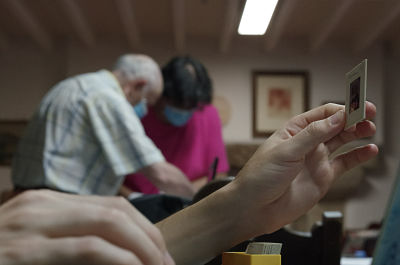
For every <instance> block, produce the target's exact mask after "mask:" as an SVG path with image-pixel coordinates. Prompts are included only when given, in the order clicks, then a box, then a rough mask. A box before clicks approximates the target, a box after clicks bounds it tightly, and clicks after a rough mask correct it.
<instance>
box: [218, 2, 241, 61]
mask: <svg viewBox="0 0 400 265" xmlns="http://www.w3.org/2000/svg"><path fill="white" fill-rule="evenodd" d="M225 3H226V12H225V22H224V25H223V28H222V33H221V39H220V42H219V50H220V52H221V53H227V52H228V50H229V48H230V46H231V42H232V38H233V36H234V34H235V32H236V30H235V29H236V28H237V27H238V17H239V15H238V10H239V5H240V1H239V0H225Z"/></svg>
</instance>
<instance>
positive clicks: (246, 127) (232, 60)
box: [0, 41, 400, 227]
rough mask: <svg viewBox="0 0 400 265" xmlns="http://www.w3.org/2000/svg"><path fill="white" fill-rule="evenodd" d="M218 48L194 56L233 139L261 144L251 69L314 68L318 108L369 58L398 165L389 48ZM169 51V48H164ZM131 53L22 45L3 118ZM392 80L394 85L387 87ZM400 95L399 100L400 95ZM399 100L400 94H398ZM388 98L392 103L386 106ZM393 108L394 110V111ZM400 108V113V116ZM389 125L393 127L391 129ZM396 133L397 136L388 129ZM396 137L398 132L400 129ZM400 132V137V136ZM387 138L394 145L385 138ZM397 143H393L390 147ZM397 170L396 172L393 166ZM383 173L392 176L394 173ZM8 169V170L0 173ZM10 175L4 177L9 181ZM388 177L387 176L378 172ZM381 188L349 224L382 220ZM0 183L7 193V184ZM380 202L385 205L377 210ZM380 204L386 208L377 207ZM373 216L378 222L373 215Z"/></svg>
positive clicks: (7, 64)
mask: <svg viewBox="0 0 400 265" xmlns="http://www.w3.org/2000/svg"><path fill="white" fill-rule="evenodd" d="M212 45H215V43H200V42H198V43H196V45H191V46H189V48H188V53H190V54H192V55H193V56H195V57H197V58H199V59H200V60H201V61H203V62H204V64H205V65H206V66H207V68H208V69H209V72H210V75H211V77H212V79H213V81H214V87H215V93H216V94H217V95H222V96H224V97H225V98H226V99H227V100H228V101H229V102H230V104H231V106H232V116H231V120H230V122H229V123H228V124H227V125H226V126H225V127H224V129H223V136H224V139H225V141H226V142H253V141H260V140H262V139H253V137H252V134H251V121H252V119H251V111H252V106H251V96H252V89H251V71H252V70H306V71H308V72H309V73H310V87H309V103H310V106H311V107H315V106H318V105H320V104H321V103H322V102H326V101H337V102H343V101H344V85H345V80H344V74H345V73H346V72H347V71H348V70H350V69H351V68H352V67H353V66H354V65H355V64H357V63H358V62H360V61H361V59H363V58H368V60H369V61H368V63H369V65H368V67H369V69H368V92H367V98H368V99H369V100H371V101H373V102H374V103H375V104H376V105H377V107H378V109H379V112H378V113H379V114H378V116H377V118H376V120H375V121H376V124H377V127H378V132H377V136H376V137H375V139H374V141H375V142H377V143H378V144H379V145H383V144H385V145H386V146H388V145H389V146H391V147H392V148H391V156H392V157H394V158H391V160H390V161H392V162H388V163H392V164H393V165H392V166H391V167H392V168H395V167H396V165H394V164H396V155H397V158H398V154H399V150H400V143H399V142H398V141H397V140H396V137H395V135H392V133H391V132H392V126H393V125H395V124H394V121H395V120H396V116H395V113H399V111H398V106H397V103H396V102H395V101H394V99H393V97H390V96H389V97H388V98H385V97H387V94H391V93H392V92H385V87H386V88H387V89H390V90H388V91H395V92H394V93H395V94H396V95H397V94H399V92H397V91H396V90H397V89H396V88H397V87H398V85H399V84H400V79H399V78H398V76H397V71H395V69H394V67H393V66H396V67H397V68H398V66H399V63H398V62H395V61H393V62H392V61H390V62H388V61H387V60H386V57H387V55H385V54H384V52H383V48H382V47H373V48H371V49H370V50H369V51H368V52H366V53H365V54H360V55H352V54H350V53H348V52H347V51H346V50H343V49H340V48H335V47H330V48H326V49H325V50H323V51H321V52H319V53H317V54H309V53H307V51H304V50H291V49H288V48H285V47H281V50H280V51H277V52H274V53H270V54H265V53H263V52H260V49H259V47H257V46H254V45H252V43H243V44H242V45H241V46H240V49H239V48H238V47H233V51H232V52H230V53H229V54H225V55H223V54H220V53H217V52H215V53H214V52H209V51H210V50H216V49H215V48H212V47H211V46H212ZM144 47H145V48H144V49H142V50H140V52H145V53H147V54H150V55H152V56H153V57H154V58H155V59H156V60H157V61H158V62H160V63H165V62H166V61H167V60H168V58H170V57H171V56H173V55H174V51H173V50H171V49H169V48H168V45H166V46H165V45H164V43H163V42H162V41H154V42H152V43H149V44H146V45H144ZM163 47H167V48H163ZM129 51H130V50H129V49H128V48H127V46H125V45H123V44H120V43H117V42H99V43H97V45H96V47H94V48H90V49H86V48H82V47H81V46H80V45H76V44H75V43H73V42H70V43H63V44H60V45H59V46H58V48H57V49H56V50H55V51H54V52H51V53H45V52H41V51H40V50H38V49H36V48H35V47H33V46H31V45H28V44H16V45H14V46H12V47H10V48H9V51H8V52H7V53H3V54H0V62H1V64H0V80H1V88H0V119H26V118H28V117H29V116H30V115H31V114H32V112H33V111H34V109H35V107H36V106H37V104H38V103H39V101H40V99H41V97H42V96H43V95H44V93H46V91H47V90H48V89H49V88H50V87H51V85H53V84H55V83H56V82H57V81H59V80H61V79H63V78H64V77H66V76H70V75H74V74H78V73H82V72H87V71H93V70H97V69H100V68H106V67H109V66H110V65H111V64H112V63H113V61H114V60H115V58H116V57H117V56H118V55H120V54H122V53H125V52H129ZM387 80H389V81H390V82H389V84H390V85H387ZM397 96H398V95H397ZM397 98H399V97H397ZM385 99H387V100H388V102H391V104H385ZM388 105H390V106H388ZM396 111H397V112H396ZM385 123H386V124H388V126H386V127H385V126H384V125H385ZM388 131H390V132H388ZM394 132H395V131H394ZM396 135H399V134H398V133H397V134H396ZM384 139H386V141H384ZM388 141H389V142H388ZM391 170H392V171H393V169H391ZM392 171H391V172H385V173H382V174H386V175H390V176H392V175H393V174H394V173H393V172H392ZM2 172H4V171H1V172H0V174H1V173H2ZM8 174H9V173H7V171H6V173H4V174H3V176H1V175H0V178H3V179H4V178H5V177H7V175H8ZM373 174H374V175H380V173H377V172H375V173H373ZM373 179H374V180H375V181H376V182H373V183H372V185H373V187H374V188H373V189H372V191H371V194H370V195H368V199H365V200H364V201H368V202H369V203H368V204H363V203H358V202H352V201H350V202H349V204H348V205H349V207H347V209H346V225H347V226H348V227H357V226H362V225H364V224H366V223H367V222H370V221H378V220H379V219H380V218H381V217H382V208H384V205H385V203H386V200H387V195H385V194H383V192H382V190H386V189H387V187H389V186H390V184H391V182H392V179H393V178H390V177H386V178H384V177H381V178H373ZM1 183H2V182H1V181H0V189H1V185H2V184H1ZM377 204H378V205H377ZM377 206H380V207H377ZM360 211H361V212H363V213H368V214H369V216H370V217H365V218H364V216H363V217H362V218H363V219H361V217H359V216H358V213H359V212H360ZM371 216H372V217H371Z"/></svg>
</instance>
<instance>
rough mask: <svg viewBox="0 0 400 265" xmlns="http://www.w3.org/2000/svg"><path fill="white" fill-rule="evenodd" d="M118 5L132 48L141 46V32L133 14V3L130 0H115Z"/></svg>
mask: <svg viewBox="0 0 400 265" xmlns="http://www.w3.org/2000/svg"><path fill="white" fill-rule="evenodd" d="M114 1H115V4H116V6H117V10H118V15H119V17H120V18H121V23H122V26H123V29H124V31H125V35H126V37H127V39H128V42H129V45H130V46H131V48H132V49H136V48H138V47H140V42H141V41H140V33H139V28H138V26H137V24H136V19H135V15H134V14H133V5H132V2H131V1H130V0H114Z"/></svg>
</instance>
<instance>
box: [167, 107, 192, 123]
mask: <svg viewBox="0 0 400 265" xmlns="http://www.w3.org/2000/svg"><path fill="white" fill-rule="evenodd" d="M192 115H193V110H182V109H177V108H174V107H171V106H169V105H165V107H164V116H165V118H167V120H168V121H169V122H170V123H171V124H172V125H174V126H177V127H181V126H183V125H185V124H186V123H187V122H188V121H189V120H190V118H191V117H192Z"/></svg>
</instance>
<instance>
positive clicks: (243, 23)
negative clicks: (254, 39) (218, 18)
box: [238, 0, 278, 35]
mask: <svg viewBox="0 0 400 265" xmlns="http://www.w3.org/2000/svg"><path fill="white" fill-rule="evenodd" d="M277 3H278V0H247V1H246V5H245V6H244V10H243V14H242V18H241V20H240V24H239V29H238V33H239V34H240V35H264V34H265V32H266V31H267V28H268V24H269V22H270V21H271V18H272V14H273V13H274V10H275V7H276V5H277Z"/></svg>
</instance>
